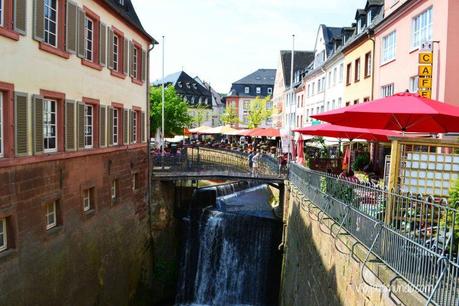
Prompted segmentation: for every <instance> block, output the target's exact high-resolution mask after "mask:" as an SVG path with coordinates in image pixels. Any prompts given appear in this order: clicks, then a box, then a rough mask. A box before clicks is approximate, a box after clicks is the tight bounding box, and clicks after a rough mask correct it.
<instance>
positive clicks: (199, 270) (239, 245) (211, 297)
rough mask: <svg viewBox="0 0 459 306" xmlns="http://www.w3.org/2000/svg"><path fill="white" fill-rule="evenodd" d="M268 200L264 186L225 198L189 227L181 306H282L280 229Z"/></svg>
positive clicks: (219, 199) (183, 257) (209, 208)
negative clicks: (279, 293) (279, 292)
mask: <svg viewBox="0 0 459 306" xmlns="http://www.w3.org/2000/svg"><path fill="white" fill-rule="evenodd" d="M270 197H271V195H270V193H269V190H268V188H267V187H266V186H258V187H255V188H250V189H247V190H243V191H240V192H237V193H233V194H230V195H225V196H222V197H219V198H217V202H218V209H216V208H214V207H208V208H206V209H204V210H202V211H201V214H200V216H199V218H197V220H196V225H195V226H194V227H193V221H192V220H191V222H189V224H188V229H187V241H186V242H185V247H184V252H183V254H182V266H181V273H180V274H181V275H180V281H179V286H178V291H179V292H178V294H177V301H176V302H177V305H260V306H262V305H263V306H264V305H277V304H278V302H277V301H278V290H279V280H280V265H281V254H280V253H279V251H278V250H277V247H278V245H279V244H280V240H281V233H282V223H281V222H280V221H279V220H277V219H276V218H275V217H274V216H273V214H272V209H271V206H270V205H269V200H270ZM193 228H194V229H193ZM196 236H197V237H196Z"/></svg>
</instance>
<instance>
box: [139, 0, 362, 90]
mask: <svg viewBox="0 0 459 306" xmlns="http://www.w3.org/2000/svg"><path fill="white" fill-rule="evenodd" d="M132 2H133V4H134V6H135V8H136V10H137V13H138V15H139V17H140V19H141V21H142V23H143V25H144V27H145V29H146V30H147V31H148V32H149V33H150V34H151V35H152V36H153V37H155V38H156V39H157V40H159V41H161V36H162V35H165V36H166V43H165V48H166V52H165V54H166V60H165V73H166V75H167V74H170V73H173V72H176V71H180V70H182V67H183V70H184V71H186V72H187V73H189V74H190V75H191V76H195V75H198V76H199V77H200V78H201V79H203V80H206V81H208V82H210V83H211V85H212V86H213V87H214V88H216V89H217V90H218V91H219V92H222V93H227V92H228V91H229V89H230V87H231V83H232V82H234V81H237V80H238V79H240V78H242V77H244V76H245V75H247V74H249V73H251V72H253V71H255V70H256V69H258V68H276V66H277V62H278V54H279V50H282V49H291V45H292V43H291V35H292V34H295V35H296V49H297V50H300V49H301V50H312V49H313V48H314V43H315V37H316V32H317V28H318V26H319V25H320V24H321V23H324V24H327V25H329V26H349V25H350V24H351V23H352V22H353V18H354V16H355V11H356V9H358V8H363V7H364V6H365V3H366V0H132ZM161 48H162V46H161V45H159V46H156V48H155V50H153V51H152V58H151V79H152V81H153V80H156V79H158V78H160V77H161V55H162V51H161Z"/></svg>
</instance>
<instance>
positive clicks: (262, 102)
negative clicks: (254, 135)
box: [247, 96, 272, 129]
mask: <svg viewBox="0 0 459 306" xmlns="http://www.w3.org/2000/svg"><path fill="white" fill-rule="evenodd" d="M270 100H271V97H270V96H268V97H266V98H263V99H262V98H260V97H256V98H255V99H253V100H252V101H250V108H249V114H248V116H247V119H248V120H249V128H250V129H252V128H257V127H258V126H259V125H260V124H261V123H262V122H263V121H265V120H266V119H268V118H269V117H271V114H272V110H270V109H267V108H266V106H267V104H268V102H269V101H270Z"/></svg>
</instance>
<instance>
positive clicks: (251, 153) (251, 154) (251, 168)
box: [247, 150, 255, 173]
mask: <svg viewBox="0 0 459 306" xmlns="http://www.w3.org/2000/svg"><path fill="white" fill-rule="evenodd" d="M254 156H255V154H254V153H253V151H252V150H250V153H249V156H248V157H247V159H248V161H249V170H250V173H253V157H254Z"/></svg>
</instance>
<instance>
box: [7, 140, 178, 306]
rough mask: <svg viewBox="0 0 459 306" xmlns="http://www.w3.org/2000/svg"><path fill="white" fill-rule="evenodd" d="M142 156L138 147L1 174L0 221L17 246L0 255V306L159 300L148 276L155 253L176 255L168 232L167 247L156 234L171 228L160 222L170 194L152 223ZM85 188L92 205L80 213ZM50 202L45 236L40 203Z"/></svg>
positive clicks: (160, 203)
mask: <svg viewBox="0 0 459 306" xmlns="http://www.w3.org/2000/svg"><path fill="white" fill-rule="evenodd" d="M146 157H147V155H146V149H145V148H140V149H135V150H123V151H117V152H112V153H103V154H95V155H88V156H84V157H74V158H69V159H61V160H54V161H45V162H39V163H35V164H28V165H24V166H14V167H6V168H0V217H7V218H8V230H9V234H10V235H9V238H11V239H9V242H14V244H9V245H10V248H9V249H8V250H6V251H3V252H1V253H0V305H11V306H30V305H37V306H39V305H43V306H49V305H66V306H71V305H76V306H81V305H85V306H86V305H88V306H92V305H107V306H116V305H120V306H126V305H147V302H149V301H155V300H160V299H161V298H162V296H161V295H162V294H163V293H162V292H155V291H154V290H152V288H153V285H154V278H153V277H152V275H153V274H154V273H155V271H154V270H155V268H157V262H156V261H155V260H154V259H157V260H160V256H161V253H160V252H159V251H156V249H160V246H161V244H164V245H170V244H172V247H171V248H172V250H173V249H174V246H173V243H174V239H173V237H174V235H173V231H172V234H169V237H168V239H166V242H164V240H165V239H164V238H163V237H161V235H159V234H158V232H162V231H165V232H167V231H166V229H169V228H173V226H174V224H173V222H171V221H170V220H169V219H167V218H166V219H164V218H163V219H161V218H162V217H161V216H163V215H167V214H169V213H168V212H167V211H168V209H171V205H172V204H171V203H173V190H174V189H173V188H172V187H173V186H171V185H169V186H163V190H164V191H163V190H161V192H165V193H167V194H168V195H167V196H166V197H165V199H164V200H162V201H161V200H157V202H156V203H155V205H154V206H153V207H152V208H153V209H152V210H151V213H152V216H153V218H155V219H156V220H158V221H157V222H156V223H154V222H153V221H152V219H150V218H149V211H150V209H149V207H148V205H147V197H146V196H147V158H146ZM134 173H137V174H138V188H137V189H136V190H133V188H132V176H133V174H134ZM113 179H117V180H118V196H117V200H116V201H112V199H111V183H112V180H113ZM88 187H93V188H94V191H95V192H94V200H95V207H94V209H93V210H91V211H89V212H84V211H83V201H82V190H83V189H85V188H88ZM156 192H157V193H158V192H159V190H157V191H156ZM171 195H172V196H171ZM54 200H57V201H58V221H59V222H58V225H57V227H55V228H53V229H51V230H47V229H46V217H45V216H46V206H45V205H46V203H48V202H49V201H54ZM155 226H156V227H155ZM150 229H152V230H153V231H151V230H150ZM151 238H153V240H152V239H151ZM169 240H170V241H169ZM170 250H171V249H170V248H169V249H168V251H170ZM156 254H158V256H157V257H156ZM167 255H168V256H169V254H167ZM169 257H170V256H169ZM148 305H152V304H148Z"/></svg>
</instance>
